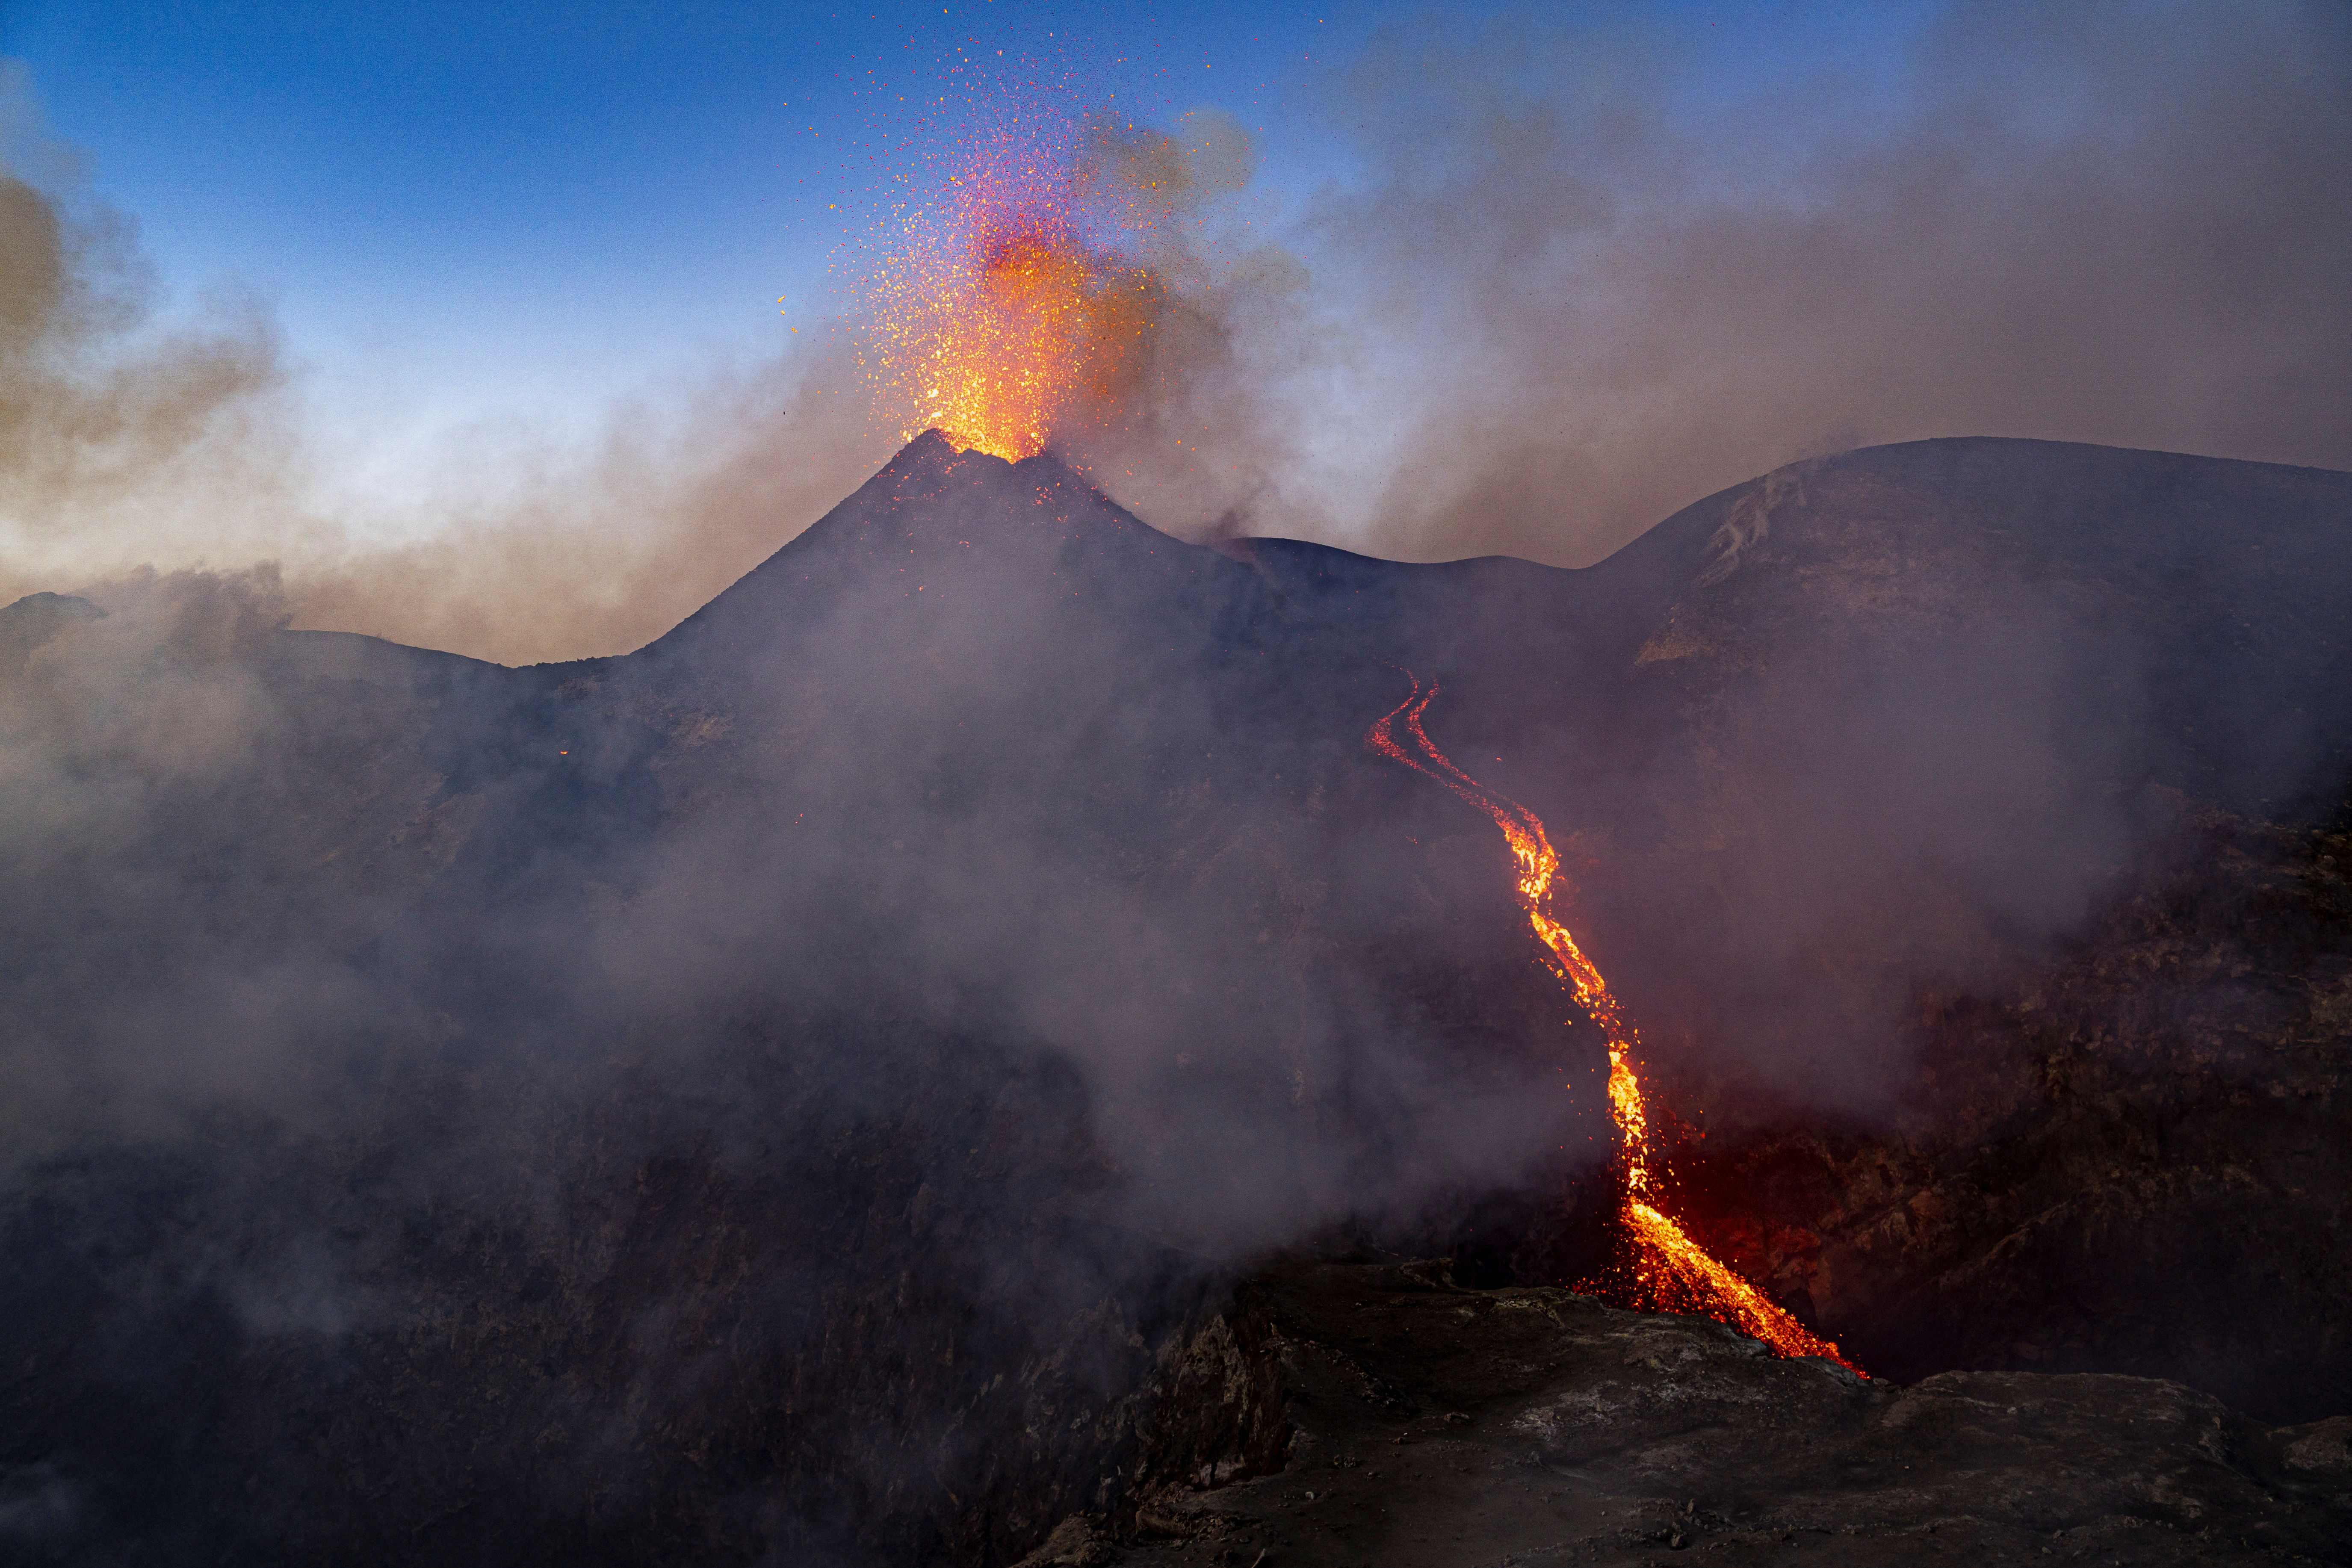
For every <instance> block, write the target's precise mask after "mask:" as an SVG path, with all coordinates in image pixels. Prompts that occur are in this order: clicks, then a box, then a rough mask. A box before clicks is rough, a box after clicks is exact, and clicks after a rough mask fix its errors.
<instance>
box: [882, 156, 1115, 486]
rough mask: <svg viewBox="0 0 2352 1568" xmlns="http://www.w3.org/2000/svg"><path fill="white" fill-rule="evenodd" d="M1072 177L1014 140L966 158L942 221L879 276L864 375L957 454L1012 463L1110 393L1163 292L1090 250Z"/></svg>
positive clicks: (929, 220) (911, 230)
mask: <svg viewBox="0 0 2352 1568" xmlns="http://www.w3.org/2000/svg"><path fill="white" fill-rule="evenodd" d="M1078 207H1079V203H1078V200H1077V197H1076V193H1075V189H1074V187H1073V185H1072V183H1071V181H1070V179H1069V177H1068V176H1067V175H1066V174H1063V173H1058V172H1056V171H1055V169H1054V168H1053V167H1052V166H1051V164H1050V163H1048V162H1046V161H1045V159H1043V158H1042V157H1041V156H1039V155H1035V154H1024V153H1019V152H1017V151H1015V150H1013V144H1011V143H1003V144H992V145H991V146H989V147H986V148H983V149H982V151H981V152H980V153H975V154H974V156H973V159H972V161H971V164H970V165H968V167H967V170H966V172H965V173H964V174H961V175H959V176H957V177H956V179H955V180H954V181H953V182H952V183H951V185H950V197H949V200H948V203H947V205H946V207H945V210H944V213H943V214H941V213H933V214H929V215H926V216H923V217H921V218H919V219H917V220H916V221H914V222H912V223H910V224H909V226H908V235H907V239H906V243H905V245H904V247H903V248H902V249H900V250H899V252H898V255H897V257H896V258H894V259H893V261H892V263H891V264H890V266H889V267H888V268H887V270H886V272H885V273H884V275H883V277H882V278H881V279H880V280H879V284H878V287H877V300H876V305H877V310H876V316H877V321H878V323H879V327H880V332H879V342H878V344H877V349H876V350H875V353H874V358H873V362H872V363H870V364H869V366H868V369H869V372H871V373H874V374H876V375H877V379H878V380H879V381H881V382H882V383H883V384H884V386H885V390H886V392H887V393H888V394H889V395H890V396H891V398H892V400H893V401H894V402H896V403H898V405H900V406H902V407H910V408H911V409H912V410H913V416H912V419H913V423H912V425H911V426H910V427H909V428H908V429H907V430H906V431H905V432H904V434H905V435H907V436H909V437H911V436H913V435H915V434H917V433H918V432H919V431H921V430H923V429H926V428H929V429H936V430H938V431H939V432H940V434H941V435H943V436H945V437H947V438H948V439H949V440H950V442H952V443H953V444H954V445H955V447H956V448H957V449H958V450H959V451H974V450H976V451H982V452H988V453H992V454H993V455H994V456H996V457H1000V458H1005V459H1007V460H1008V461H1012V462H1018V461H1020V460H1021V459H1022V458H1029V457H1034V456H1035V455H1036V454H1037V453H1039V452H1041V451H1043V450H1045V443H1046V441H1047V439H1048V438H1049V437H1051V436H1052V435H1053V433H1054V430H1055V426H1056V425H1057V424H1059V423H1060V422H1061V421H1062V420H1063V419H1064V418H1066V416H1069V415H1071V414H1073V413H1074V412H1076V411H1078V410H1080V409H1081V408H1085V407H1091V406H1098V405H1107V404H1108V403H1110V402H1112V401H1114V400H1116V398H1117V397H1118V395H1119V393H1120V391H1121V390H1122V388H1123V386H1124V385H1125V384H1126V383H1127V381H1128V380H1129V377H1130V376H1131V374H1132V371H1133V366H1134V364H1135V362H1136V361H1137V359H1138V358H1139V353H1140V351H1139V346H1138V345H1139V340H1141V339H1142V338H1143V337H1145V336H1146V335H1147V334H1148V333H1149V331H1150V327H1151V323H1152V321H1153V320H1154V317H1155V315H1156V312H1157V310H1158V308H1159V304H1160V296H1161V286H1160V282H1159V280H1158V279H1157V278H1155V277H1154V275H1153V274H1152V272H1151V271H1150V268H1144V267H1139V266H1132V265H1129V264H1125V263H1122V262H1119V261H1118V260H1116V259H1115V258H1109V257H1107V256H1105V255H1103V254H1101V253H1099V252H1097V251H1096V250H1094V249H1093V248H1091V247H1088V246H1087V243H1086V241H1085V239H1084V237H1083V236H1082V235H1081V233H1080V229H1079V224H1078V221H1077V214H1078Z"/></svg>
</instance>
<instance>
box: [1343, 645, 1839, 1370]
mask: <svg viewBox="0 0 2352 1568" xmlns="http://www.w3.org/2000/svg"><path fill="white" fill-rule="evenodd" d="M1407 678H1408V679H1411V680H1412V695H1411V696H1410V697H1407V698H1406V699H1405V700H1403V701H1402V702H1401V703H1399V704H1398V705H1397V707H1396V708H1395V709H1394V710H1392V711H1391V712H1390V713H1388V714H1387V715H1385V716H1384V717H1382V718H1381V720H1380V721H1378V722H1377V723H1375V724H1373V726H1372V727H1371V729H1370V730H1369V731H1366V732H1365V735H1364V743H1365V744H1366V745H1367V746H1369V747H1370V748H1371V749H1372V750H1373V751H1375V752H1380V753H1381V755H1382V756H1385V757H1388V758H1390V759H1391V760H1392V761H1395V762H1399V763H1403V764H1404V765H1405V766H1406V767H1409V768H1411V769H1412V770H1413V771H1414V772H1415V773H1424V774H1426V775H1428V776H1429V777H1431V778H1433V779H1435V780H1436V781H1437V782H1438V783H1440V784H1444V786H1445V787H1446V788H1447V789H1450V790H1452V791H1453V792H1454V794H1455V795H1460V796H1461V797H1462V798H1463V799H1464V800H1465V801H1468V802H1469V803H1470V804H1471V805H1475V806H1476V807H1477V808H1478V809H1479V810H1480V811H1483V812H1485V813H1486V815H1487V816H1489V817H1492V818H1493V819H1494V823H1495V826H1497V827H1499V828H1501V829H1502V830H1503V837H1504V839H1505V840H1506V841H1507V843H1508V844H1509V845H1510V847H1511V854H1512V856H1513V858H1516V859H1517V862H1518V896H1519V907H1520V908H1522V909H1524V910H1527V913H1528V924H1529V925H1531V926H1533V927H1534V928H1535V933H1536V936H1537V938H1538V940H1540V941H1541V942H1542V943H1543V946H1544V952H1545V953H1546V955H1547V960H1548V962H1549V963H1550V965H1551V968H1552V972H1553V973H1556V974H1558V975H1559V978H1560V980H1561V982H1562V983H1563V984H1566V985H1567V987H1568V989H1569V991H1570V994H1573V995H1574V996H1575V998H1576V1001H1577V1005H1579V1006H1580V1007H1582V1008H1583V1009H1584V1011H1585V1013H1586V1015H1587V1016H1590V1017H1591V1019H1592V1021H1593V1022H1594V1023H1596V1024H1598V1025H1599V1026H1601V1033H1602V1034H1603V1035H1604V1036H1605V1037H1607V1039H1608V1041H1609V1110H1610V1114H1611V1115H1612V1117H1613V1118H1614V1120H1615V1121H1616V1123H1617V1135H1618V1146H1619V1152H1618V1160H1619V1167H1620V1171H1621V1173H1622V1183H1623V1194H1624V1195H1623V1204H1622V1215H1621V1218H1622V1220H1623V1223H1624V1226H1625V1234H1626V1237H1627V1238H1628V1240H1629V1242H1630V1244H1631V1246H1632V1247H1633V1279H1634V1281H1635V1289H1634V1290H1633V1297H1634V1299H1633V1300H1631V1301H1629V1302H1628V1303H1626V1304H1627V1305H1630V1306H1634V1307H1638V1308H1640V1309H1642V1310H1648V1311H1666V1312H1694V1313H1698V1314H1700V1315H1703V1316H1706V1317H1709V1318H1714V1319H1716V1320H1717V1321H1720V1322H1725V1323H1728V1324H1730V1325H1731V1326H1732V1327H1734V1328H1736V1329H1738V1330H1739V1331H1741V1332H1743V1333H1746V1334H1748V1335H1750V1336H1752V1337H1753V1338H1755V1339H1759V1340H1761V1341H1763V1342H1765V1343H1766V1344H1768V1345H1769V1346H1771V1347H1772V1348H1773V1349H1774V1350H1776V1351H1778V1352H1780V1353H1781V1354H1782V1355H1792V1356H1822V1357H1826V1358H1827V1359H1829V1360H1831V1361H1834V1362H1836V1363H1838V1364H1839V1365H1841V1366H1843V1367H1847V1368H1849V1369H1851V1370H1853V1371H1854V1372H1857V1373H1858V1372H1860V1371H1861V1370H1862V1369H1861V1368H1860V1367H1858V1366H1855V1365H1854V1364H1853V1363H1852V1362H1850V1361H1848V1360H1846V1358H1845V1357H1843V1356H1842V1355H1840V1354H1839V1353H1838V1348H1837V1346H1836V1345H1835V1344H1833V1343H1832V1342H1830V1341H1828V1340H1825V1339H1822V1338H1821V1337H1820V1336H1819V1335H1817V1334H1815V1333H1813V1332H1812V1331H1810V1330H1808V1329H1807V1328H1806V1327H1805V1326H1804V1325H1803V1324H1802V1323H1800V1322H1798V1321H1797V1320H1796V1319H1794V1318H1792V1317H1790V1315H1789V1314H1788V1313H1787V1312H1785V1311H1783V1310H1780V1308H1779V1307H1777V1306H1775V1305H1774V1304H1773V1303H1772V1302H1771V1301H1769V1300H1766V1299H1765V1296H1764V1294H1763V1292H1762V1291H1760V1290H1759V1289H1756V1287H1755V1286H1754V1285H1753V1284H1751V1283H1749V1282H1748V1280H1746V1279H1742V1278H1740V1277H1739V1275H1738V1274H1737V1273H1735V1272H1733V1271H1732V1270H1731V1269H1730V1268H1726V1267H1725V1266H1724V1265H1723V1264H1722V1263H1721V1262H1719V1261H1717V1259H1716V1258H1714V1257H1712V1256H1711V1255H1710V1254H1709V1253H1708V1252H1707V1251H1706V1248H1705V1247H1701V1246H1699V1245H1698V1243H1696V1241H1693V1240H1692V1239H1691V1238H1690V1236H1689V1234H1688V1233H1687V1232H1685V1230H1684V1229H1683V1227H1682V1226H1680V1225H1678V1224H1676V1223H1675V1220H1674V1219H1673V1218H1671V1217H1670V1216H1669V1215H1666V1213H1665V1212H1664V1210H1662V1209H1660V1208H1659V1207H1658V1202H1659V1200H1660V1198H1661V1196H1662V1195H1663V1194H1661V1193H1660V1191H1659V1184H1658V1181H1657V1178H1656V1176H1655V1174H1654V1173H1653V1171H1652V1169H1651V1161H1650V1128H1649V1116H1648V1112H1647V1110H1646V1109H1645V1108H1644V1106H1643V1100H1642V1081H1641V1079H1640V1077H1639V1076H1638V1074H1637V1073H1636V1070H1635V1068H1634V1066H1633V1048H1634V1046H1635V1045H1636V1043H1637V1042H1638V1039H1639V1037H1638V1036H1637V1035H1636V1034H1635V1032H1634V1029H1633V1025H1631V1024H1630V1023H1628V1022H1627V1021H1626V1019H1625V1016H1624V1012H1623V1010H1622V1008H1620V1007H1619V1006H1618V1005H1617V998H1616V997H1614V996H1612V995H1611V994H1610V992H1609V984H1608V982H1607V981H1605V980H1603V979H1602V978H1601V971H1600V970H1599V969H1597V968H1595V967H1594V966H1593V963H1592V961H1591V959H1589V958H1587V957H1586V956H1585V955H1584V951H1583V950H1582V949H1581V948H1580V947H1578V946H1577V944H1576V938H1575V937H1574V936H1573V935H1572V934H1570V931H1569V929H1568V927H1566V926H1565V925H1563V924H1561V923H1560V922H1559V921H1558V920H1557V919H1555V918H1554V917H1553V915H1552V913H1551V900H1552V891H1553V889H1554V888H1555V887H1556V886H1557V885H1558V883H1559V852H1558V851H1556V850H1555V849H1553V848H1552V847H1551V840H1550V838H1549V837H1548V836H1547V835H1546V834H1545V832H1544V825H1543V819H1542V818H1540V817H1538V816H1536V814H1535V813H1534V812H1532V811H1529V810H1528V808H1527V807H1526V806H1524V805H1520V804H1519V803H1518V802H1517V801H1515V800H1512V799H1510V798H1509V797H1508V796H1507V795H1497V794H1496V793H1495V792H1494V791H1493V790H1490V789H1488V788H1486V786H1485V785H1484V784H1480V783H1479V782H1478V781H1477V780H1475V779H1474V778H1472V777H1471V776H1470V775H1469V774H1467V773H1464V772H1463V771H1462V770H1461V769H1460V768H1457V767H1455V766H1454V763H1453V762H1452V761H1451V760H1449V759H1448V758H1447V757H1446V755H1445V753H1444V752H1441V751H1439V750H1438V749H1437V746H1436V744H1435V743H1434V742H1432V741H1431V740H1430V738H1429V731H1427V730H1426V729H1424V728H1423V725H1422V716H1423V714H1424V713H1426V712H1428V710H1429V705H1430V704H1431V703H1432V702H1433V701H1435V700H1436V699H1437V692H1438V687H1437V684H1436V683H1435V682H1434V681H1433V682H1431V683H1430V684H1429V685H1428V686H1427V687H1423V685H1422V683H1421V680H1420V678H1419V677H1417V676H1412V675H1410V674H1408V677H1407ZM1400 729H1402V731H1403V739H1402V740H1400V739H1399V738H1398V731H1399V730H1400Z"/></svg>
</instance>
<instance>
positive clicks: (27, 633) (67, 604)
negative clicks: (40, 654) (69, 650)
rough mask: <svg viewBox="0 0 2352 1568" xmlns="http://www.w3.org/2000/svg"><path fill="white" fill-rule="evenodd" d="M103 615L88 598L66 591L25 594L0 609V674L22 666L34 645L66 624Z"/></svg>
mask: <svg viewBox="0 0 2352 1568" xmlns="http://www.w3.org/2000/svg"><path fill="white" fill-rule="evenodd" d="M105 614H106V612H105V611H103V610H101V609H100V608H99V607H98V606H97V605H93V604H91V603H90V602H89V600H88V599H78V598H75V597H73V596H72V595H67V594H27V595H25V596H24V597H23V598H21V599H19V600H17V601H16V603H15V604H13V605H8V606H7V607H6V608H5V609H0V674H5V673H10V672H13V671H15V670H16V669H17V668H21V667H22V666H23V664H24V662H25V660H26V658H27V657H28V656H29V655H30V654H31V653H32V651H33V650H34V649H35V648H37V647H40V646H41V645H42V644H43V643H46V642H47V641H48V640H49V639H50V638H51V637H55V636H57V635H58V633H59V632H61V631H63V630H65V628H66V627H68V626H74V625H77V624H79V623H80V622H83V621H94V620H97V619H99V618H100V617H101V616H104V615H105Z"/></svg>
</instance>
